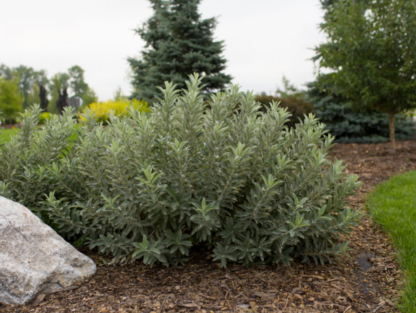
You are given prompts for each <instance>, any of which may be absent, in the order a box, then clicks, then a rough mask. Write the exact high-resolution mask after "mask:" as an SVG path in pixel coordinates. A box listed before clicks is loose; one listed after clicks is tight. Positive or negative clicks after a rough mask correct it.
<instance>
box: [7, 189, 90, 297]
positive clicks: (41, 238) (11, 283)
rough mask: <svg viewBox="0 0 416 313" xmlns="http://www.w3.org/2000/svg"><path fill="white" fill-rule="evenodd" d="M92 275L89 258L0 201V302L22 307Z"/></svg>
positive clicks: (25, 212) (32, 217) (26, 213)
mask: <svg viewBox="0 0 416 313" xmlns="http://www.w3.org/2000/svg"><path fill="white" fill-rule="evenodd" d="M95 271H96V266H95V264H94V262H93V261H92V260H91V259H90V258H88V257H86V256H85V255H83V254H82V253H80V252H78V251H77V250H76V249H75V248H74V247H72V246H71V245H70V244H69V243H67V242H66V241H65V240H64V239H62V238H61V237H60V236H59V235H58V234H57V233H56V232H55V231H54V230H53V229H52V228H50V227H49V226H47V225H45V224H44V223H43V222H42V221H41V220H40V219H39V218H38V217H37V216H36V215H34V214H33V213H32V212H31V211H30V210H28V209H27V208H25V207H24V206H22V205H20V204H19V203H16V202H13V201H11V200H8V199H6V198H3V197H0V302H3V303H6V304H25V303H27V302H29V301H31V300H34V299H35V298H36V297H37V296H38V295H39V294H40V293H50V292H55V291H59V290H61V289H64V288H68V287H70V286H74V285H79V284H80V283H82V282H83V281H84V280H87V279H88V278H90V277H91V276H92V275H94V274H95Z"/></svg>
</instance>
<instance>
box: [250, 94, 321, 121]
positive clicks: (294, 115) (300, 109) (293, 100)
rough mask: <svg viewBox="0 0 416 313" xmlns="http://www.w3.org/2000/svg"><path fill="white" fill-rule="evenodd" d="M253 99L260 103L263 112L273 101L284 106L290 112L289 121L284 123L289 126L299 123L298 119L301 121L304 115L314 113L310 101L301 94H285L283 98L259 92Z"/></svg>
mask: <svg viewBox="0 0 416 313" xmlns="http://www.w3.org/2000/svg"><path fill="white" fill-rule="evenodd" d="M255 100H256V101H257V102H259V103H260V104H261V110H262V111H263V112H266V111H267V108H269V107H270V104H271V103H272V102H273V101H274V102H278V103H280V107H282V108H286V109H287V111H288V112H289V113H290V114H291V116H290V117H289V121H288V122H287V123H286V125H287V126H288V127H290V128H291V127H295V124H296V123H299V121H303V119H304V118H305V116H308V115H309V114H310V113H315V109H314V107H313V105H312V103H311V102H310V101H308V100H307V99H306V97H305V96H304V95H301V94H296V95H287V97H285V98H280V97H275V96H268V95H266V94H261V95H257V96H256V97H255Z"/></svg>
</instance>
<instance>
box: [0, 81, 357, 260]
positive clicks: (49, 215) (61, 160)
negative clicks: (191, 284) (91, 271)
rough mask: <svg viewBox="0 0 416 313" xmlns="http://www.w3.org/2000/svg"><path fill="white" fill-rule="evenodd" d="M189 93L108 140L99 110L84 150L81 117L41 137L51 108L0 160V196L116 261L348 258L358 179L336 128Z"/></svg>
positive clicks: (88, 118) (32, 115)
mask: <svg viewBox="0 0 416 313" xmlns="http://www.w3.org/2000/svg"><path fill="white" fill-rule="evenodd" d="M187 86H188V89H187V90H183V91H182V92H180V91H178V90H175V87H174V86H172V84H170V83H166V88H165V89H163V94H164V98H163V99H159V103H157V104H155V106H154V107H153V108H152V113H151V114H147V113H144V112H140V110H139V109H137V107H135V106H130V107H129V109H128V110H129V113H130V114H129V115H128V116H126V117H117V116H114V114H112V115H110V118H109V125H108V126H107V127H106V128H103V125H102V123H97V120H95V119H94V117H93V113H92V111H91V110H87V111H86V112H85V114H84V115H83V117H84V118H83V120H84V121H85V124H84V126H83V127H81V128H80V129H78V130H76V131H77V132H78V136H77V139H76V140H75V141H74V142H72V143H69V138H70V137H71V136H72V134H73V133H74V132H75V130H74V123H75V122H74V119H73V116H72V113H71V112H70V111H69V110H66V111H65V112H64V114H63V116H52V117H51V119H50V120H48V121H47V122H46V124H45V126H44V127H43V128H42V129H38V128H36V127H35V125H36V124H37V119H38V116H39V114H40V110H39V108H33V109H31V110H30V111H26V112H25V114H24V118H23V123H22V131H21V132H20V133H19V134H18V136H16V137H14V138H13V139H12V140H11V142H10V143H7V144H5V145H4V146H3V147H2V148H1V150H0V181H1V182H0V194H1V195H3V196H5V197H8V198H11V199H13V200H15V201H18V202H20V203H22V204H24V205H25V206H27V207H28V208H30V209H31V210H33V211H34V212H36V213H37V214H38V215H39V216H42V218H43V219H44V220H45V221H46V222H48V223H49V224H50V225H52V226H53V227H55V229H57V230H58V231H59V233H60V234H62V235H63V236H64V237H65V238H72V239H77V240H78V242H85V244H86V245H88V247H90V248H91V249H92V248H95V247H96V248H98V250H99V252H100V253H103V254H109V255H111V256H112V257H113V262H130V261H134V260H135V259H143V261H144V263H146V264H149V265H152V264H154V263H155V262H158V263H162V264H164V265H166V266H168V265H170V264H172V265H176V264H181V263H184V262H185V261H186V260H187V256H188V255H189V253H191V251H192V246H194V245H205V246H206V248H207V249H212V253H213V257H214V258H213V260H214V261H218V262H220V263H221V266H226V264H227V262H230V261H231V262H240V263H243V264H244V265H251V264H265V263H283V264H289V263H290V261H291V260H292V258H302V259H303V260H304V261H308V260H311V259H313V260H315V262H322V263H324V262H325V261H331V258H333V257H334V256H336V255H338V254H339V253H345V252H346V251H347V244H348V243H347V242H342V240H344V237H342V235H345V234H348V232H349V229H350V227H351V226H352V225H355V224H356V221H357V219H358V218H359V216H360V214H359V213H358V212H356V211H352V210H351V209H349V208H346V197H348V196H349V195H351V194H352V192H353V190H354V188H355V187H357V184H358V183H357V176H356V175H347V174H345V173H343V169H344V168H345V166H343V165H342V162H341V161H335V162H331V161H329V160H328V159H327V158H326V157H327V153H328V149H329V148H330V147H331V146H332V141H333V137H331V136H330V135H328V136H325V131H324V125H323V124H320V123H319V122H318V120H317V119H315V118H314V117H313V116H312V115H309V116H307V117H305V119H304V120H303V122H301V123H298V124H297V125H296V126H295V127H293V128H291V129H288V128H287V126H285V125H286V123H287V122H288V119H289V117H290V114H289V113H288V112H287V109H284V108H281V107H279V106H278V104H277V103H275V102H273V103H272V104H271V105H270V107H269V108H267V109H266V110H265V112H261V111H259V108H260V105H259V104H258V103H256V102H255V100H254V98H255V96H254V95H253V94H251V93H248V94H247V96H244V95H243V94H242V93H241V92H239V90H238V87H236V86H231V88H230V90H229V91H227V92H224V93H218V94H216V95H213V96H212V97H211V102H210V104H209V105H205V104H204V103H205V102H204V98H203V96H202V94H201V84H200V79H199V78H198V76H191V78H190V81H189V82H187ZM69 147H71V148H70V149H68V148H69ZM45 195H46V196H45Z"/></svg>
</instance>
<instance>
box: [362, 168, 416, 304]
mask: <svg viewBox="0 0 416 313" xmlns="http://www.w3.org/2000/svg"><path fill="white" fill-rule="evenodd" d="M367 208H368V210H369V211H370V213H371V215H372V216H373V217H374V220H375V221H376V222H377V223H379V224H380V225H381V226H382V227H383V228H384V229H385V230H386V231H387V232H388V233H389V234H390V237H391V239H392V241H393V243H394V245H395V246H396V248H397V253H398V262H399V264H400V266H401V267H402V269H403V272H404V273H405V281H404V283H405V284H404V286H405V287H404V290H403V293H402V297H401V299H400V301H399V309H400V310H401V312H416V171H414V172H409V173H406V174H402V175H398V176H394V177H393V178H391V179H390V180H389V181H387V182H384V183H382V184H380V185H378V186H377V188H376V190H375V191H374V192H373V193H371V194H370V195H369V196H368V198H367Z"/></svg>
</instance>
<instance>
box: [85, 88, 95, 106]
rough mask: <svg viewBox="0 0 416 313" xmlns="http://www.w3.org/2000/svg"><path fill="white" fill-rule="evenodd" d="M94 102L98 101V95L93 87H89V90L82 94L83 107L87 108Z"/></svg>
mask: <svg viewBox="0 0 416 313" xmlns="http://www.w3.org/2000/svg"><path fill="white" fill-rule="evenodd" d="M94 102H98V96H97V94H96V93H95V91H94V90H93V89H91V88H90V87H88V89H87V92H86V93H84V95H83V96H82V108H86V107H88V106H89V105H90V104H91V103H94Z"/></svg>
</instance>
